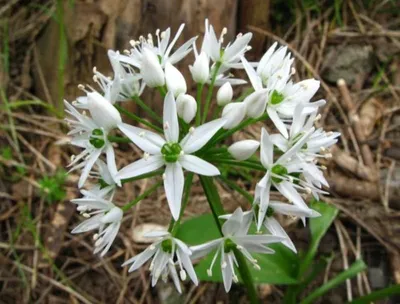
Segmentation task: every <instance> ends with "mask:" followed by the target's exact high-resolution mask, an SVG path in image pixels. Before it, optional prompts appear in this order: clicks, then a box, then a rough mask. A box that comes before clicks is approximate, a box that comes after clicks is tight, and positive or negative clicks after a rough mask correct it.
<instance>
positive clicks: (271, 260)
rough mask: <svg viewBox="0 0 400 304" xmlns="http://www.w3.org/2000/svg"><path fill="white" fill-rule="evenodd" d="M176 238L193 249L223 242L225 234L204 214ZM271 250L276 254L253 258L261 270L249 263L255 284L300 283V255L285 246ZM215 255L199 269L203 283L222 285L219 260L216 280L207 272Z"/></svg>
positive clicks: (203, 261)
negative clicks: (298, 274)
mask: <svg viewBox="0 0 400 304" xmlns="http://www.w3.org/2000/svg"><path fill="white" fill-rule="evenodd" d="M176 236H177V238H179V239H181V240H182V241H184V242H185V243H187V244H189V245H199V244H203V243H206V242H208V241H211V240H215V239H217V238H220V237H221V234H220V232H219V230H218V227H217V226H216V224H215V220H214V218H213V215H212V214H204V215H200V216H198V217H196V218H193V219H190V220H188V221H186V222H184V223H183V224H182V225H181V226H180V228H179V230H178V232H177V235H176ZM270 247H271V248H272V249H274V250H275V254H254V255H253V256H254V258H255V259H257V260H258V264H259V265H260V267H261V270H259V271H258V270H256V269H253V268H252V267H251V265H250V264H249V263H248V265H249V268H250V269H251V270H250V271H251V273H252V277H253V279H254V282H256V283H270V284H294V283H297V280H296V274H297V272H298V271H297V270H298V257H297V255H296V254H295V253H293V252H292V251H291V250H290V249H288V248H286V247H285V246H283V245H281V244H273V245H271V246H270ZM214 254H215V251H214V252H211V253H210V254H209V255H208V256H206V257H205V258H203V259H202V260H201V261H200V263H199V264H198V265H197V266H196V267H195V270H196V273H197V275H198V277H199V279H200V280H201V281H212V282H222V275H221V269H220V265H221V263H220V258H219V257H218V258H217V260H216V261H215V263H214V267H213V269H212V276H211V277H209V276H208V274H207V269H208V268H209V267H210V265H211V263H212V259H213V257H214Z"/></svg>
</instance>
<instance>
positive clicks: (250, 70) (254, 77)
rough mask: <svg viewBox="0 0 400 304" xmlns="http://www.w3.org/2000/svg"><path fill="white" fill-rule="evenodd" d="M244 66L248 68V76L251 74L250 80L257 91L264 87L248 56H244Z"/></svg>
mask: <svg viewBox="0 0 400 304" xmlns="http://www.w3.org/2000/svg"><path fill="white" fill-rule="evenodd" d="M242 63H243V67H244V69H245V70H246V73H247V76H249V79H250V82H251V84H252V86H253V88H254V90H255V91H258V90H261V89H262V82H261V78H260V77H259V76H258V75H257V73H256V71H255V70H254V68H253V67H252V66H251V65H250V64H249V62H248V61H247V60H246V58H244V57H242Z"/></svg>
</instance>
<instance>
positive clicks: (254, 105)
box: [243, 89, 268, 118]
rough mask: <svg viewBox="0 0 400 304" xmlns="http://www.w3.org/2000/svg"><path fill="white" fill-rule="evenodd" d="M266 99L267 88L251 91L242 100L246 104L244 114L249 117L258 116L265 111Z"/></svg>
mask: <svg viewBox="0 0 400 304" xmlns="http://www.w3.org/2000/svg"><path fill="white" fill-rule="evenodd" d="M267 101H268V91H267V89H264V90H260V91H256V92H254V93H251V94H250V95H249V96H247V97H246V98H245V100H244V101H243V102H244V103H245V104H246V108H247V111H246V114H247V116H249V117H251V118H257V117H260V116H261V115H262V114H263V113H264V112H265V107H266V106H267Z"/></svg>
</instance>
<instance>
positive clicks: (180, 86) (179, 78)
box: [165, 62, 187, 97]
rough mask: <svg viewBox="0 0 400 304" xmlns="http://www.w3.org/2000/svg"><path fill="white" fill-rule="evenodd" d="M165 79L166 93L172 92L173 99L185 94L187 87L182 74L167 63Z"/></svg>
mask: <svg viewBox="0 0 400 304" xmlns="http://www.w3.org/2000/svg"><path fill="white" fill-rule="evenodd" d="M165 79H166V82H167V88H168V91H170V92H172V93H173V94H174V96H175V97H178V96H179V95H180V94H185V93H186V90H187V87H186V81H185V78H184V77H183V75H182V73H181V72H179V70H178V69H177V68H176V67H174V66H173V65H172V64H171V63H169V62H167V63H166V64H165Z"/></svg>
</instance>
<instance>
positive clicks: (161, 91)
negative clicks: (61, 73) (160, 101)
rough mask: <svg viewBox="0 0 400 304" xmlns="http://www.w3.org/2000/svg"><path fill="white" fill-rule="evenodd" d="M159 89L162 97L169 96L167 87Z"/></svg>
mask: <svg viewBox="0 0 400 304" xmlns="http://www.w3.org/2000/svg"><path fill="white" fill-rule="evenodd" d="M157 89H158V91H159V92H160V94H161V96H162V97H165V95H167V90H166V89H165V87H157Z"/></svg>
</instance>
